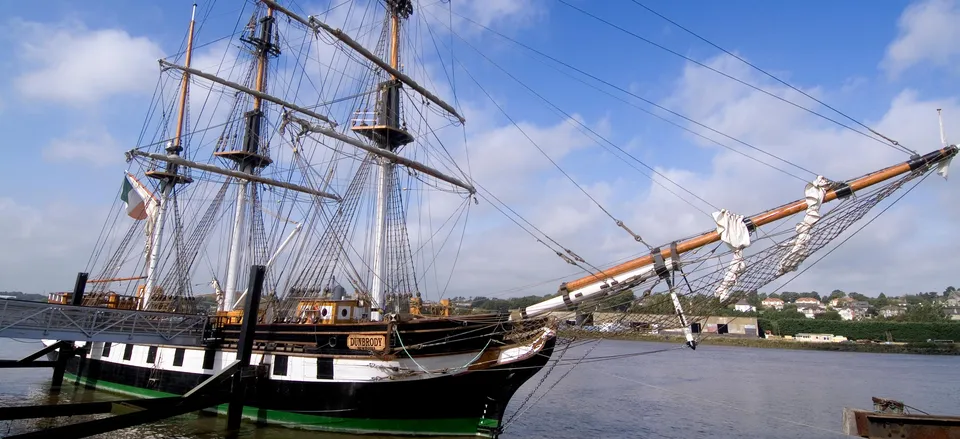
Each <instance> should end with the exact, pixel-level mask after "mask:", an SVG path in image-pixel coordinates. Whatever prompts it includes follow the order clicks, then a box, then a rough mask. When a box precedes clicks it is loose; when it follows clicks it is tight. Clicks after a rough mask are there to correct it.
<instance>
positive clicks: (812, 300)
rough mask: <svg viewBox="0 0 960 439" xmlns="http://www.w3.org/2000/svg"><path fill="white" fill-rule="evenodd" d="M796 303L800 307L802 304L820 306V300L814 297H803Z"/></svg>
mask: <svg viewBox="0 0 960 439" xmlns="http://www.w3.org/2000/svg"><path fill="white" fill-rule="evenodd" d="M794 303H796V304H797V307H798V308H799V307H801V306H818V307H819V306H820V301H819V300H817V299H815V298H813V297H801V298H799V299H797V301H796V302H794Z"/></svg>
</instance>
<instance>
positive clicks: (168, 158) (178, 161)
mask: <svg viewBox="0 0 960 439" xmlns="http://www.w3.org/2000/svg"><path fill="white" fill-rule="evenodd" d="M126 154H127V157H128V158H131V157H134V156H139V157H146V158H148V159H152V160H160V161H162V162H167V163H173V164H175V165H180V166H186V167H188V168H194V169H199V170H201V171H207V172H212V173H214V174H220V175H226V176H228V177H236V178H242V179H244V180H249V181H255V182H257V183H261V184H265V185H269V186H276V187H282V188H284V189H290V190H292V191H297V192H302V193H305V194H310V195H316V196H318V197H323V198H329V199H331V200H335V201H341V199H340V197H339V196H337V195H334V194H330V193H327V192H323V191H318V190H316V189H311V188H308V187H304V186H300V185H296V184H292V183H286V182H283V181H277V180H273V179H269V178H266V177H261V176H259V175H255V174H251V173H249V172H240V171H234V170H231V169H224V168H221V167H218V166H213V165H207V164H203V163H197V162H192V161H190V160H185V159H183V158H181V157H180V156H176V155H163V154H154V153H150V152H144V151H140V150H136V149H131V150H130V151H127V153H126Z"/></svg>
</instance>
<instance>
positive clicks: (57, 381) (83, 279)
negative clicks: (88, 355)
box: [50, 272, 89, 393]
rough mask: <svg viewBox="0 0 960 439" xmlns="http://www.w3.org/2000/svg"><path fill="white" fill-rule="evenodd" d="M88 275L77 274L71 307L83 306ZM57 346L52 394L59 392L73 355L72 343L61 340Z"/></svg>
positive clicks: (51, 382)
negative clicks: (58, 346) (68, 362)
mask: <svg viewBox="0 0 960 439" xmlns="http://www.w3.org/2000/svg"><path fill="white" fill-rule="evenodd" d="M88 275H89V274H88V273H84V272H80V273H77V281H76V283H74V284H73V297H72V298H71V299H70V304H71V305H75V306H80V305H82V304H83V291H84V290H85V289H86V288H87V276H88ZM59 345H60V348H59V349H57V363H56V365H55V366H53V379H52V380H51V381H50V390H51V392H53V393H56V392H59V391H60V386H62V385H63V373H64V372H65V371H66V368H67V360H69V359H70V357H72V356H73V355H74V353H75V352H74V351H75V349H74V345H73V342H72V341H67V340H63V341H61V342H60V343H59ZM78 372H79V371H78ZM78 378H79V373H78Z"/></svg>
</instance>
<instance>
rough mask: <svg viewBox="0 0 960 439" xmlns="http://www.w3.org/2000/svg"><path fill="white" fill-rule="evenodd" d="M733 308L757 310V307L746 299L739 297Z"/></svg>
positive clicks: (742, 310) (749, 310)
mask: <svg viewBox="0 0 960 439" xmlns="http://www.w3.org/2000/svg"><path fill="white" fill-rule="evenodd" d="M733 309H735V310H737V311H740V312H753V311H756V310H757V308H755V307H754V306H753V305H751V304H750V303H749V302H747V299H740V301H739V302H737V304H736V305H733Z"/></svg>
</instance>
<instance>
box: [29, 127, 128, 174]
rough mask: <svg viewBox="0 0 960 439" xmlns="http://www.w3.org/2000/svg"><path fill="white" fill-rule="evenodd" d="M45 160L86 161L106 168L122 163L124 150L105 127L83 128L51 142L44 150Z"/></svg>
mask: <svg viewBox="0 0 960 439" xmlns="http://www.w3.org/2000/svg"><path fill="white" fill-rule="evenodd" d="M43 158H44V160H49V161H60V162H62V161H68V162H74V161H85V162H89V163H92V164H94V165H96V166H106V165H112V164H116V163H120V162H121V161H122V159H123V148H121V147H120V145H119V144H118V143H117V141H116V140H115V139H114V138H113V137H112V136H111V135H110V133H108V132H107V131H106V129H104V128H103V127H100V128H81V129H78V130H74V131H72V132H70V133H69V134H67V135H66V136H65V137H60V138H56V139H53V140H52V141H50V144H49V145H47V147H45V148H44V149H43Z"/></svg>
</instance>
